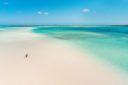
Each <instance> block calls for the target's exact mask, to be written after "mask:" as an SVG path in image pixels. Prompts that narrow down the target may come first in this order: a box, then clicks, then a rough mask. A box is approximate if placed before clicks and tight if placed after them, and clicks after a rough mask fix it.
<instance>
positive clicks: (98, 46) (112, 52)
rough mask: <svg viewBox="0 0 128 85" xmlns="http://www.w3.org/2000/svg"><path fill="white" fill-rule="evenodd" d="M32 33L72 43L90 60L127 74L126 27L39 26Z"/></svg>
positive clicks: (127, 48) (127, 34) (127, 45)
mask: <svg viewBox="0 0 128 85" xmlns="http://www.w3.org/2000/svg"><path fill="white" fill-rule="evenodd" d="M32 32H34V33H38V34H42V35H47V36H49V37H52V38H55V39H58V40H62V41H65V42H69V43H72V44H73V45H74V46H76V47H77V48H78V49H80V50H81V51H82V52H88V53H90V54H91V55H92V56H93V57H92V58H94V59H97V60H99V61H101V62H105V63H109V64H111V65H113V66H115V67H117V68H119V69H121V70H124V71H126V72H128V27H121V26H53V27H52V26H45V27H44V26H42V27H41V26H40V27H35V29H33V30H32Z"/></svg>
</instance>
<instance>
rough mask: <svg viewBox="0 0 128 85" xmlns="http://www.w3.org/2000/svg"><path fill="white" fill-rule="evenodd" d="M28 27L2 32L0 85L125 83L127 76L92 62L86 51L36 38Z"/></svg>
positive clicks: (111, 84)
mask: <svg viewBox="0 0 128 85" xmlns="http://www.w3.org/2000/svg"><path fill="white" fill-rule="evenodd" d="M30 29H31V28H30ZM30 29H29V28H28V29H27V30H26V28H24V29H23V28H22V29H21V30H16V31H14V30H12V31H8V33H7V35H4V34H3V39H4V38H5V39H4V40H5V41H4V40H0V47H1V48H0V75H1V76H0V80H1V82H0V84H1V85H18V84H20V85H127V83H128V82H127V78H126V79H124V77H121V76H118V75H116V73H113V72H111V70H109V69H108V68H105V67H103V66H102V65H100V64H99V63H97V62H95V61H94V60H92V59H91V58H90V57H89V56H90V55H88V53H82V52H80V50H78V49H76V48H75V47H72V46H71V45H70V44H67V43H65V42H61V41H57V40H54V39H50V38H48V37H47V36H41V37H40V35H37V34H34V33H31V32H30ZM0 35H1V34H0ZM9 38H10V40H9ZM7 39H8V40H7ZM6 40H7V41H6ZM2 41H4V42H2ZM26 53H28V58H25V54H26Z"/></svg>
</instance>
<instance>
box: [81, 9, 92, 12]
mask: <svg viewBox="0 0 128 85" xmlns="http://www.w3.org/2000/svg"><path fill="white" fill-rule="evenodd" d="M82 12H90V10H89V9H83V10H82Z"/></svg>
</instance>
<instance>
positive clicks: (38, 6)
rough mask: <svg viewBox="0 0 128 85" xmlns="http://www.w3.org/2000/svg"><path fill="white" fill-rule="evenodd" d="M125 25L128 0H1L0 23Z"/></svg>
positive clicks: (127, 19)
mask: <svg viewBox="0 0 128 85" xmlns="http://www.w3.org/2000/svg"><path fill="white" fill-rule="evenodd" d="M58 24H59V25H126V24H128V0H0V25H58Z"/></svg>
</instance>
